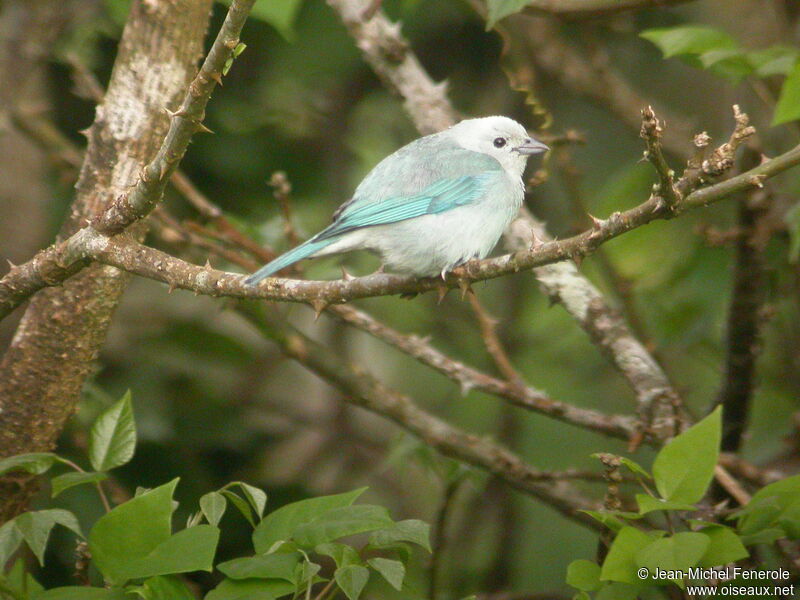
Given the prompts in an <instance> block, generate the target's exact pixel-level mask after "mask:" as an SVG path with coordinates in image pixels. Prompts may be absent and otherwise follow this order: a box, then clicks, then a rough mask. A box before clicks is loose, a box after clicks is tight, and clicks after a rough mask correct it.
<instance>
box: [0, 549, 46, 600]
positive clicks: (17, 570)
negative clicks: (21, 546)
mask: <svg viewBox="0 0 800 600" xmlns="http://www.w3.org/2000/svg"><path fill="white" fill-rule="evenodd" d="M3 564H5V563H3ZM2 578H3V575H2V574H0V581H2ZM5 582H6V584H7V585H8V587H10V588H12V589H14V590H18V591H20V592H23V591H27V593H28V594H30V595H33V594H37V593H39V592H42V591H44V588H43V587H42V584H41V583H39V582H38V581H36V579H35V578H34V577H33V575H31V574H30V573H28V571H27V569H26V568H25V560H24V559H23V558H18V559H17V560H15V561H14V564H13V565H12V566H11V568H10V569H9V570H8V573H6V575H5ZM26 597H27V595H26Z"/></svg>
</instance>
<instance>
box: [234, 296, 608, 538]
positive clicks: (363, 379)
mask: <svg viewBox="0 0 800 600" xmlns="http://www.w3.org/2000/svg"><path fill="white" fill-rule="evenodd" d="M237 310H239V311H240V313H241V314H243V315H244V316H245V317H246V318H247V319H248V321H250V322H251V323H252V324H253V325H254V326H255V327H256V328H258V329H259V330H260V331H261V332H262V333H263V334H264V335H266V336H267V337H268V338H270V339H271V340H272V341H273V342H275V343H276V344H278V346H279V347H280V349H281V350H282V352H283V353H284V354H285V355H286V356H288V357H289V358H292V359H294V360H296V361H298V362H299V363H300V364H302V365H303V366H305V367H306V368H307V369H309V370H311V371H312V372H314V373H316V374H317V375H319V376H320V377H321V378H322V379H324V380H325V381H327V382H328V383H329V384H331V385H333V386H334V387H336V388H337V389H339V390H340V391H341V392H342V399H343V400H344V401H346V402H348V403H350V404H353V405H355V406H360V407H362V408H365V409H367V410H369V411H371V412H374V413H377V414H379V415H380V416H382V417H384V418H386V419H389V420H391V421H394V422H395V423H397V424H398V425H400V426H401V427H403V428H404V429H406V430H408V431H410V432H411V433H413V434H414V435H416V436H418V437H419V438H420V439H421V440H422V441H423V442H424V443H426V444H427V445H428V446H430V447H432V448H434V449H436V450H438V451H439V452H441V453H442V454H444V455H445V456H449V457H451V458H455V459H457V460H461V461H464V462H466V463H469V464H472V465H474V466H476V467H478V468H480V469H483V470H485V471H488V472H490V473H492V474H494V475H496V476H497V477H499V478H501V479H502V480H503V481H505V482H506V483H507V484H508V485H510V486H512V487H514V488H516V489H518V490H520V491H522V492H524V493H526V494H530V495H532V496H534V497H536V498H539V499H540V500H541V501H542V502H544V503H546V504H548V505H550V506H551V507H553V508H554V509H555V510H557V511H558V512H560V513H561V514H563V515H564V516H566V517H568V518H570V519H572V520H574V521H577V522H579V523H581V524H583V525H585V526H587V527H590V528H592V529H596V530H599V529H600V526H599V525H598V523H597V522H596V521H595V520H594V519H592V518H591V517H589V516H588V515H586V514H584V513H581V512H578V511H579V509H582V508H589V507H594V506H596V505H595V503H594V502H593V501H591V500H588V499H586V498H584V497H583V496H582V495H581V494H580V492H578V490H576V489H575V488H573V487H572V486H570V485H568V484H567V483H566V482H565V481H546V482H542V481H539V480H538V479H539V474H540V472H539V471H538V470H536V469H534V468H533V467H531V466H530V465H528V464H526V463H525V462H523V461H522V459H521V458H520V457H519V456H517V455H516V454H514V453H513V452H511V451H509V450H508V449H507V448H505V447H503V446H501V445H499V444H497V443H495V442H492V441H490V440H488V439H486V438H483V437H479V436H476V435H473V434H470V433H468V432H466V431H464V430H461V429H459V428H457V427H455V426H453V425H451V424H450V423H447V422H446V421H443V420H441V419H439V418H438V417H436V416H434V415H432V414H430V413H428V412H426V411H424V410H422V409H421V408H420V407H419V406H417V404H416V403H414V401H413V400H412V399H411V398H409V397H408V396H406V395H404V394H401V393H399V392H397V391H395V390H393V389H390V388H388V387H386V386H385V385H384V384H383V383H381V382H380V381H379V380H377V379H376V378H375V377H373V376H372V375H370V374H369V373H367V372H366V371H364V370H363V369H362V368H361V367H360V366H358V365H355V364H351V363H348V362H347V361H345V360H343V359H342V357H341V356H340V355H339V354H337V353H336V352H334V351H332V350H330V349H328V348H326V347H324V346H321V345H320V344H318V343H316V342H315V341H313V340H311V339H310V338H308V337H307V336H305V335H304V334H302V333H301V332H299V331H298V330H296V329H294V328H293V327H292V326H291V325H289V324H288V323H287V322H286V320H285V319H283V318H282V317H281V316H280V315H278V314H277V313H276V312H275V311H272V310H270V309H268V308H266V307H265V306H264V305H263V304H255V303H240V304H239V305H237Z"/></svg>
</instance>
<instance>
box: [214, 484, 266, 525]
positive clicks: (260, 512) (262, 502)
mask: <svg viewBox="0 0 800 600" xmlns="http://www.w3.org/2000/svg"><path fill="white" fill-rule="evenodd" d="M237 485H238V486H239V487H240V488H241V490H242V494H243V495H244V497H245V498H246V499H247V501H248V502H249V503H250V506H252V507H253V511H254V512H255V513H256V516H257V517H258V519H259V520H261V517H262V516H264V509H265V508H266V507H267V494H265V493H264V491H263V490H260V489H258V488H257V487H254V486H252V485H250V484H247V483H245V482H244V481H234V482H232V483H229V484H228V485H226V486H225V488H224V489H228V488H231V487H234V486H237Z"/></svg>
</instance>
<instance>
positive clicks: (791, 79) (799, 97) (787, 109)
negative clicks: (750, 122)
mask: <svg viewBox="0 0 800 600" xmlns="http://www.w3.org/2000/svg"><path fill="white" fill-rule="evenodd" d="M796 119H800V61H798V62H796V63H795V65H794V67H793V68H792V70H791V72H790V73H789V75H788V76H787V77H786V79H785V80H784V82H783V87H781V95H780V97H779V98H778V105H777V106H776V107H775V116H774V117H773V118H772V124H773V125H780V124H781V123H788V122H789V121H794V120H796Z"/></svg>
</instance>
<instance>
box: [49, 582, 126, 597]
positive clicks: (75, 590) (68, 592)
mask: <svg viewBox="0 0 800 600" xmlns="http://www.w3.org/2000/svg"><path fill="white" fill-rule="evenodd" d="M131 598H132V597H131V596H130V595H128V594H126V593H125V591H124V590H121V589H119V588H116V589H110V590H107V589H105V588H96V587H86V586H82V585H70V586H67V587H58V588H53V589H51V590H45V591H43V592H40V593H38V594H35V595H34V596H33V600H131Z"/></svg>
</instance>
